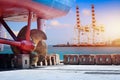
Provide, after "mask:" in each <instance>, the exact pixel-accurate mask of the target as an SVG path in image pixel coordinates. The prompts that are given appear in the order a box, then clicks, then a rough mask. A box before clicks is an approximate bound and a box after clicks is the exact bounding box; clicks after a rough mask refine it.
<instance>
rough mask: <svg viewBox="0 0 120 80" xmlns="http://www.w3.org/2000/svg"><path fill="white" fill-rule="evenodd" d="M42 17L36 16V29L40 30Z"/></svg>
mask: <svg viewBox="0 0 120 80" xmlns="http://www.w3.org/2000/svg"><path fill="white" fill-rule="evenodd" d="M42 24H43V19H41V18H39V17H38V18H37V29H38V30H42Z"/></svg>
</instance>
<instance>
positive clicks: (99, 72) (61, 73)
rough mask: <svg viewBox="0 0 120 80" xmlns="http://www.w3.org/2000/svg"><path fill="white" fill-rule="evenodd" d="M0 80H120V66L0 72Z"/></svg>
mask: <svg viewBox="0 0 120 80" xmlns="http://www.w3.org/2000/svg"><path fill="white" fill-rule="evenodd" d="M0 80H120V66H115V65H106V66H103V65H57V66H46V67H40V68H35V69H22V70H11V71H0Z"/></svg>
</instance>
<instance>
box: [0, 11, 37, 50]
mask: <svg viewBox="0 0 120 80" xmlns="http://www.w3.org/2000/svg"><path fill="white" fill-rule="evenodd" d="M32 14H33V13H32V12H31V11H30V12H29V15H28V26H27V32H26V36H25V38H26V40H22V41H17V40H18V39H17V37H16V36H15V34H14V33H13V31H12V30H11V29H10V28H9V26H8V25H7V23H6V22H5V21H4V20H3V18H0V22H1V24H2V25H3V26H4V27H5V28H6V30H7V31H8V32H9V34H10V35H11V36H12V37H13V39H14V40H15V41H13V40H9V39H4V38H0V43H2V44H9V45H12V46H17V47H19V48H20V49H21V50H23V51H27V52H30V51H33V50H34V48H35V46H34V43H33V42H31V41H30V26H31V19H32Z"/></svg>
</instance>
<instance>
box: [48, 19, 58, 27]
mask: <svg viewBox="0 0 120 80" xmlns="http://www.w3.org/2000/svg"><path fill="white" fill-rule="evenodd" d="M50 25H51V26H60V23H59V22H58V21H57V20H52V21H51V22H50Z"/></svg>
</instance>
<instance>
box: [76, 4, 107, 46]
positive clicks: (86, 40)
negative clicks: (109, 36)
mask: <svg viewBox="0 0 120 80" xmlns="http://www.w3.org/2000/svg"><path fill="white" fill-rule="evenodd" d="M91 12H92V24H91V25H85V26H83V25H81V22H80V12H79V6H78V5H77V6H76V26H75V27H74V31H75V32H77V36H76V38H74V39H75V40H77V45H105V40H104V32H105V29H104V27H103V26H102V25H97V24H96V18H95V9H94V5H93V4H92V6H91Z"/></svg>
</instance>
